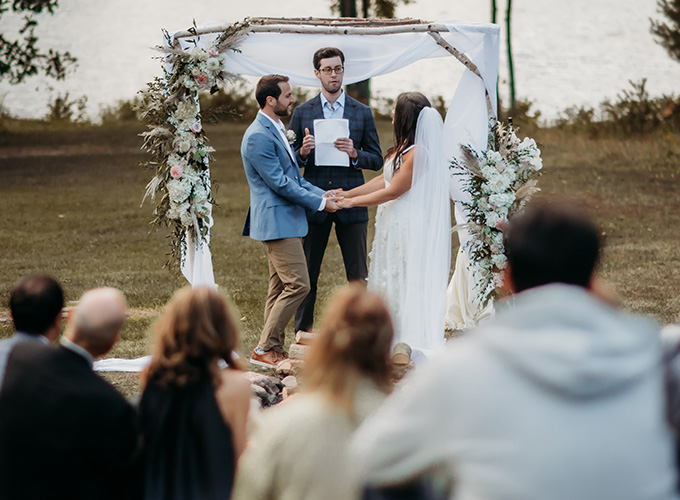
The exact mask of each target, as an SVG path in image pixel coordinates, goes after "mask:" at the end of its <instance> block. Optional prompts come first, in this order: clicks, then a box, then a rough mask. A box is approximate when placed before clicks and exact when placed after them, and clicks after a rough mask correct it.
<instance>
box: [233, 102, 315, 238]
mask: <svg viewBox="0 0 680 500" xmlns="http://www.w3.org/2000/svg"><path fill="white" fill-rule="evenodd" d="M241 158H242V159H243V168H244V169H245V172H246V177H247V179H248V185H249V186H250V208H249V210H248V216H247V217H246V224H245V227H244V228H243V235H244V236H250V237H251V238H253V239H254V240H258V241H269V240H278V239H281V238H296V237H303V236H305V235H306V234H307V230H308V226H307V216H306V213H305V210H309V211H316V210H318V209H319V206H320V205H321V198H322V195H323V193H324V190H323V189H320V188H318V187H316V186H314V185H313V184H310V183H309V182H307V181H306V180H305V179H303V178H302V176H301V175H300V169H299V168H298V166H297V162H296V161H295V158H294V157H292V156H291V154H290V153H289V151H288V148H287V147H286V143H285V142H284V139H283V137H282V136H281V134H280V133H279V131H278V130H277V129H276V127H275V126H274V124H273V123H272V122H271V121H270V120H269V119H267V117H266V116H263V115H262V114H261V113H258V114H257V117H256V118H255V121H253V123H252V124H251V125H250V127H248V130H246V133H245V134H244V136H243V141H242V142H241Z"/></svg>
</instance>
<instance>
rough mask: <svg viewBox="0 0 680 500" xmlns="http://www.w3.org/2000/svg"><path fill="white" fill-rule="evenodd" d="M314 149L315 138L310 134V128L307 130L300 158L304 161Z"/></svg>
mask: <svg viewBox="0 0 680 500" xmlns="http://www.w3.org/2000/svg"><path fill="white" fill-rule="evenodd" d="M312 149H314V136H313V135H312V134H311V133H310V132H309V129H308V128H305V136H304V138H303V139H302V146H300V156H301V157H302V159H305V158H307V156H309V153H311V152H312Z"/></svg>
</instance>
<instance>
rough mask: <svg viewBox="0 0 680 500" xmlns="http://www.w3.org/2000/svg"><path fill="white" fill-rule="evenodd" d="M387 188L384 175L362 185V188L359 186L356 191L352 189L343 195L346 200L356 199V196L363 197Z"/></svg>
mask: <svg viewBox="0 0 680 500" xmlns="http://www.w3.org/2000/svg"><path fill="white" fill-rule="evenodd" d="M384 187H385V179H384V177H383V174H380V175H378V176H377V177H374V178H373V179H371V180H370V181H368V182H367V183H366V184H362V185H361V186H357V187H355V188H354V189H350V190H349V191H344V192H343V193H342V195H343V196H344V197H345V198H354V197H355V196H363V195H365V194H370V193H372V192H374V191H377V190H378V189H382V188H384Z"/></svg>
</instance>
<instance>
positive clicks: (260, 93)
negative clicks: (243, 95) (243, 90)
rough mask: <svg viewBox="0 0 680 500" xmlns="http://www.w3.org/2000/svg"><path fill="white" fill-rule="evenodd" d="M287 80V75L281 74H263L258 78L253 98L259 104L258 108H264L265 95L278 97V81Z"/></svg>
mask: <svg viewBox="0 0 680 500" xmlns="http://www.w3.org/2000/svg"><path fill="white" fill-rule="evenodd" d="M287 81H288V77H287V76H283V75H265V76H263V77H262V78H260V81H258V82H257V86H256V87H255V99H256V100H257V104H259V105H260V109H264V105H265V104H267V97H270V96H271V97H273V98H274V99H278V98H279V96H280V95H281V87H279V83H283V82H287Z"/></svg>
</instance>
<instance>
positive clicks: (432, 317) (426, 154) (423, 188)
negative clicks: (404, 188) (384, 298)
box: [403, 107, 451, 350]
mask: <svg viewBox="0 0 680 500" xmlns="http://www.w3.org/2000/svg"><path fill="white" fill-rule="evenodd" d="M442 129H443V122H442V118H441V116H440V115H439V112H437V110H435V109H433V108H430V107H427V108H423V110H422V111H421V112H420V115H419V116H418V123H417V125H416V137H415V146H416V147H415V153H414V163H413V180H412V183H411V189H410V190H409V191H408V196H409V198H410V203H409V204H410V206H411V207H413V209H412V211H411V213H410V214H409V238H408V251H407V254H406V255H407V261H406V262H407V266H406V284H407V286H406V288H407V289H406V290H404V293H405V300H404V303H403V306H404V307H405V308H406V309H407V310H406V311H404V322H405V327H406V328H407V331H408V332H413V333H416V332H418V334H417V336H418V337H419V338H420V337H421V338H422V343H421V345H419V346H413V347H416V348H419V349H421V350H428V349H436V348H438V347H440V346H442V345H443V344H444V318H445V315H446V287H447V285H448V281H449V268H450V265H451V205H450V201H449V166H448V164H447V162H446V158H445V156H444V148H443V143H442V140H443V139H442Z"/></svg>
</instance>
